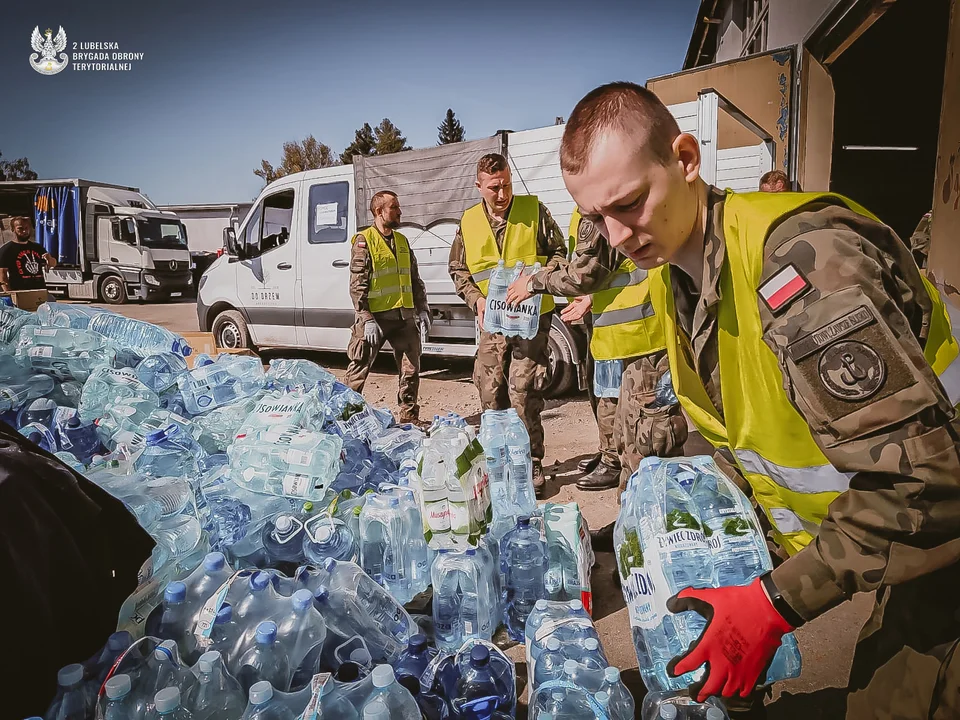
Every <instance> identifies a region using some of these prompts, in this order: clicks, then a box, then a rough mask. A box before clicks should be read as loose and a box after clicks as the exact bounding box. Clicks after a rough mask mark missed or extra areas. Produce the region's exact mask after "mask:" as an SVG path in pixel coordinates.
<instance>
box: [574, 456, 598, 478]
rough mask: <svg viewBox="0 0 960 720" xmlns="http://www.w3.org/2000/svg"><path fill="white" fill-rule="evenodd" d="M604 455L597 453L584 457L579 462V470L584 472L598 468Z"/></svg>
mask: <svg viewBox="0 0 960 720" xmlns="http://www.w3.org/2000/svg"><path fill="white" fill-rule="evenodd" d="M602 457H603V455H602V454H600V453H596V454H595V455H591V456H590V457H588V458H584V459H583V460H581V461H580V462H578V463H577V470H579V471H580V472H582V473H588V472H593V471H594V470H595V469H596V467H597V465H599V464H600V459H601V458H602Z"/></svg>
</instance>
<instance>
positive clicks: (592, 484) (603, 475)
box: [577, 462, 620, 490]
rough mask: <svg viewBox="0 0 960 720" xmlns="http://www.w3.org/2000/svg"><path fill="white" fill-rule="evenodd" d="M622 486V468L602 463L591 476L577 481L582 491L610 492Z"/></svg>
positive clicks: (585, 476)
mask: <svg viewBox="0 0 960 720" xmlns="http://www.w3.org/2000/svg"><path fill="white" fill-rule="evenodd" d="M619 484H620V468H619V467H614V466H612V465H608V464H607V463H605V462H601V463H600V464H599V465H597V467H596V469H595V470H594V471H593V472H592V473H590V474H589V475H584V476H583V477H582V478H580V479H579V480H577V487H578V488H580V489H581V490H609V489H610V488H615V487H617V486H618V485H619Z"/></svg>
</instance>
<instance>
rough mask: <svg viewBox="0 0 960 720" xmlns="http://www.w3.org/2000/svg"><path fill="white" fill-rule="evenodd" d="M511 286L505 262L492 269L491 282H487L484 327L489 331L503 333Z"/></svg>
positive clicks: (500, 262) (499, 262)
mask: <svg viewBox="0 0 960 720" xmlns="http://www.w3.org/2000/svg"><path fill="white" fill-rule="evenodd" d="M509 286H510V273H509V271H508V270H507V269H506V267H505V266H504V264H503V260H500V261H498V262H497V266H496V267H495V268H493V269H492V270H491V271H490V282H489V283H488V284H487V300H486V310H485V312H484V316H483V329H484V330H486V331H487V332H488V333H503V331H504V326H503V320H504V311H505V310H506V307H507V288H508V287H509Z"/></svg>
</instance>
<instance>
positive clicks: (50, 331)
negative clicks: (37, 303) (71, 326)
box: [33, 328, 57, 337]
mask: <svg viewBox="0 0 960 720" xmlns="http://www.w3.org/2000/svg"><path fill="white" fill-rule="evenodd" d="M33 335H34V337H56V336H57V331H56V329H55V328H37V329H36V330H34V331H33Z"/></svg>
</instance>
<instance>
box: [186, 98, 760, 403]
mask: <svg viewBox="0 0 960 720" xmlns="http://www.w3.org/2000/svg"><path fill="white" fill-rule="evenodd" d="M723 110H727V111H728V112H729V111H735V110H736V109H735V108H732V106H729V104H728V103H725V101H724V100H723V98H722V97H720V96H719V95H718V94H717V93H715V92H712V91H707V92H705V93H703V94H702V95H701V97H700V98H699V99H698V100H696V101H694V102H691V103H683V104H682V105H676V106H673V107H671V111H672V112H673V113H674V115H675V116H676V117H677V119H678V121H679V123H680V126H681V129H682V130H683V131H685V132H692V133H693V134H695V135H696V136H697V137H698V138H699V139H700V140H701V143H702V147H703V150H704V159H705V165H704V169H703V174H704V177H705V178H706V179H707V180H708V181H709V182H713V183H715V184H717V185H719V186H721V187H731V188H732V189H735V190H747V189H750V190H755V189H756V188H757V184H758V181H759V178H760V176H761V175H762V174H763V173H764V172H766V171H767V170H769V169H771V167H772V157H773V155H772V140H771V139H770V138H769V136H762V135H761V136H760V137H759V138H758V139H757V142H756V144H751V145H747V146H740V147H735V148H726V149H717V145H718V143H717V117H718V113H719V112H721V111H723ZM747 122H749V121H747ZM751 129H752V128H751ZM562 134H563V126H562V125H555V126H550V127H545V128H538V129H535V130H526V131H522V132H502V133H498V134H497V135H495V136H493V137H491V138H486V139H483V140H474V141H470V142H463V143H456V144H453V145H445V146H440V147H436V148H427V149H423V150H412V151H408V152H402V153H397V154H394V155H386V156H383V157H372V158H362V157H361V158H356V159H355V162H354V164H353V165H343V166H338V167H331V168H324V169H322V170H309V171H306V172H301V173H296V174H294V175H289V176H286V177H283V178H281V179H279V180H277V181H275V182H272V183H270V184H269V185H268V186H267V187H266V188H264V189H263V191H262V192H261V193H260V196H259V197H258V198H257V200H256V201H255V203H254V205H253V207H252V208H251V210H250V212H249V213H248V214H247V216H246V217H245V218H244V220H243V221H242V222H241V223H240V226H239V227H238V228H236V229H235V228H233V227H228V228H225V229H224V244H225V246H226V248H227V252H226V253H225V254H224V255H223V256H221V257H219V258H218V259H217V260H216V261H214V263H213V265H211V266H210V268H209V269H208V270H207V271H206V273H204V275H203V277H201V279H200V283H199V286H198V296H197V316H198V320H199V324H200V329H201V330H204V331H210V332H213V334H214V335H215V337H216V340H217V344H218V345H220V346H221V347H260V348H309V349H313V350H326V351H336V352H344V351H345V349H346V347H347V343H348V342H349V339H350V328H351V326H352V325H353V320H354V311H353V303H352V301H351V299H350V293H349V272H350V270H349V265H350V248H351V243H350V239H351V238H352V237H353V235H354V234H355V233H356V232H357V231H358V230H360V229H363V228H365V227H367V226H369V225H370V224H371V223H372V217H371V216H370V212H369V209H368V208H369V200H370V198H371V197H372V195H373V194H374V193H375V192H377V191H379V190H386V189H389V190H393V191H394V192H396V193H397V194H398V196H399V199H400V205H401V208H402V210H403V219H402V221H403V225H402V227H401V228H400V229H401V231H402V232H403V233H404V234H405V235H406V236H407V238H408V240H409V241H410V245H411V248H412V249H413V251H414V253H415V254H416V257H417V262H418V264H419V268H420V274H421V276H422V278H423V281H424V283H425V285H426V289H427V297H428V300H429V302H430V308H431V311H432V313H433V327H432V328H431V330H430V336H429V339H428V342H426V343H425V344H424V348H423V350H424V353H426V354H428V355H441V356H467V357H470V356H473V355H474V354H475V353H476V343H477V327H476V320H475V316H474V314H473V313H472V312H471V311H470V310H469V309H468V308H467V307H466V305H465V304H464V303H463V301H462V300H460V298H459V297H458V296H457V295H456V293H455V292H454V289H453V283H452V281H451V279H450V276H449V275H448V273H447V259H448V256H449V250H450V245H451V243H452V242H453V238H454V235H455V233H456V229H457V225H458V223H459V221H460V217H461V215H462V213H463V211H464V210H466V209H467V208H468V207H470V206H471V205H473V204H475V203H476V202H478V201H479V199H480V198H479V195H478V193H477V191H476V188H475V187H474V182H475V180H476V163H477V160H478V159H479V158H480V157H481V156H482V155H484V154H485V153H489V152H500V153H503V154H504V155H505V156H506V157H507V158H508V159H509V162H510V166H511V169H512V172H513V185H514V192H516V193H518V194H532V195H536V196H538V197H539V198H540V200H541V201H542V202H543V203H544V204H546V205H547V207H548V208H549V209H550V212H551V213H552V214H553V217H554V218H555V219H556V221H557V223H558V224H559V225H560V227H561V228H562V229H564V230H566V228H567V226H568V224H569V221H570V216H571V213H572V212H573V209H574V202H573V199H572V198H571V197H570V195H569V193H568V192H567V190H566V188H565V187H564V185H563V180H562V177H561V174H560V165H559V155H558V151H559V146H560V138H561V136H562ZM558 301H559V302H560V303H561V304H562V303H563V302H565V301H564V300H563V299H558ZM549 351H550V363H551V367H552V370H553V373H552V375H553V380H552V383H551V387H550V388H549V392H550V393H551V394H554V395H556V394H561V393H563V392H565V391H567V390H569V389H570V388H571V387H572V386H573V385H574V384H575V383H577V382H578V380H581V379H582V373H581V372H579V368H581V366H582V360H583V359H584V358H585V354H586V338H585V336H584V333H583V332H582V331H581V329H580V327H578V326H570V325H566V324H564V323H563V322H562V321H561V320H560V319H559V317H557V316H556V315H555V316H554V319H553V325H552V328H551V333H550V343H549Z"/></svg>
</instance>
